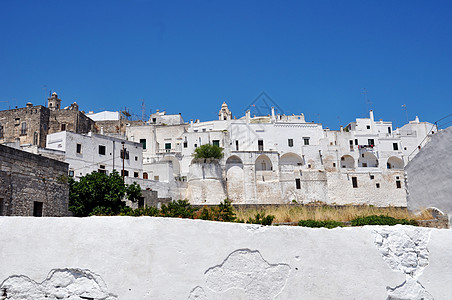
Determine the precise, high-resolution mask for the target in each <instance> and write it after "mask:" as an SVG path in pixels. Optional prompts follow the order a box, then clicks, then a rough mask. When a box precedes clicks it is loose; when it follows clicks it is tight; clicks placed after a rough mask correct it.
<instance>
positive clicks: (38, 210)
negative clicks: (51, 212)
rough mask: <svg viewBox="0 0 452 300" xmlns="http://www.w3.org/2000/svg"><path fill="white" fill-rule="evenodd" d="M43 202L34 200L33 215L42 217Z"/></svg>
mask: <svg viewBox="0 0 452 300" xmlns="http://www.w3.org/2000/svg"><path fill="white" fill-rule="evenodd" d="M42 206H43V203H42V202H38V201H34V202H33V217H42Z"/></svg>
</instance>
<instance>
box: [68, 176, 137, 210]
mask: <svg viewBox="0 0 452 300" xmlns="http://www.w3.org/2000/svg"><path fill="white" fill-rule="evenodd" d="M125 196H126V197H127V199H129V200H131V201H134V202H135V201H137V200H138V199H139V197H141V188H140V186H139V185H138V184H137V183H135V182H134V183H133V184H130V185H129V184H124V182H123V181H122V177H121V176H120V175H119V174H118V172H117V171H116V170H114V171H113V172H112V173H110V175H106V174H103V173H98V172H93V173H91V174H87V175H86V176H83V177H82V178H80V181H75V180H73V179H72V178H71V179H70V180H69V210H70V211H71V212H72V213H73V214H74V216H76V217H86V216H89V215H94V214H104V215H117V214H119V213H120V212H121V210H122V209H123V208H124V207H125V206H126V204H125V202H124V201H122V199H123V198H124V197H125Z"/></svg>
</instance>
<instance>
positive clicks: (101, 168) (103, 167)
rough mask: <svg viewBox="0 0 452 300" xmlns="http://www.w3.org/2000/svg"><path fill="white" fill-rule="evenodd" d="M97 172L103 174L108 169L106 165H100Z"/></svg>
mask: <svg viewBox="0 0 452 300" xmlns="http://www.w3.org/2000/svg"><path fill="white" fill-rule="evenodd" d="M97 172H99V173H102V174H105V175H106V174H107V170H105V165H100V166H99V169H98V170H97Z"/></svg>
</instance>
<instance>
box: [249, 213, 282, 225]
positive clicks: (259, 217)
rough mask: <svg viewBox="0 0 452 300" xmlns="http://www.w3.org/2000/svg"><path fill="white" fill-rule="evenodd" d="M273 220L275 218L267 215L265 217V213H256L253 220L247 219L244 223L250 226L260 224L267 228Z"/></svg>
mask: <svg viewBox="0 0 452 300" xmlns="http://www.w3.org/2000/svg"><path fill="white" fill-rule="evenodd" d="M274 219H275V216H273V215H268V216H265V213H262V214H261V213H257V214H256V215H255V217H254V218H251V217H250V218H248V221H247V222H246V223H251V224H261V225H265V226H269V225H271V224H272V222H273V220H274Z"/></svg>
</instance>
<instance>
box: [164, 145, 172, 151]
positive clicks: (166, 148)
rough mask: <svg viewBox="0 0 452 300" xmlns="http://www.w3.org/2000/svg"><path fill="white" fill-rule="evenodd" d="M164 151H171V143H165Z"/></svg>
mask: <svg viewBox="0 0 452 300" xmlns="http://www.w3.org/2000/svg"><path fill="white" fill-rule="evenodd" d="M165 150H166V152H170V151H171V143H165Z"/></svg>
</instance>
